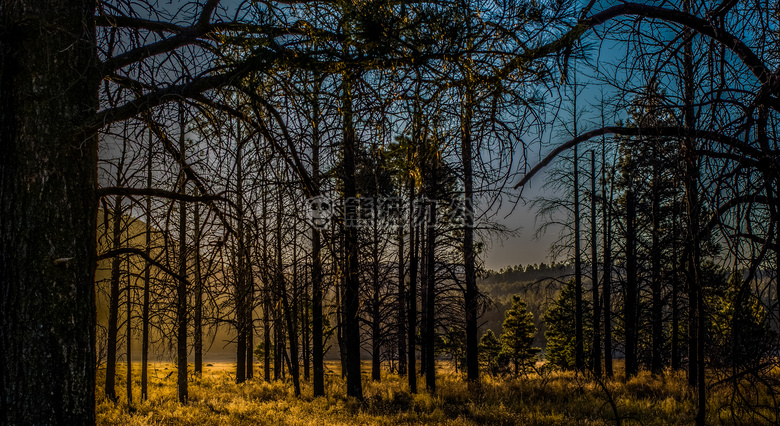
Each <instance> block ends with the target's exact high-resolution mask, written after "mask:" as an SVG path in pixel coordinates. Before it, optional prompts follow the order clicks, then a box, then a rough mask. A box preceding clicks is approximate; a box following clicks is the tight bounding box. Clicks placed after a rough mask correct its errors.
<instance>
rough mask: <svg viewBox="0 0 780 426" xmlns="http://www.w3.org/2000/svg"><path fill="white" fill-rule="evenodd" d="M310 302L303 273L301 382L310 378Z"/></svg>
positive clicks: (306, 281) (306, 280)
mask: <svg viewBox="0 0 780 426" xmlns="http://www.w3.org/2000/svg"><path fill="white" fill-rule="evenodd" d="M310 302H311V297H309V281H308V278H307V277H306V276H305V273H304V277H303V294H302V297H301V346H302V352H303V353H302V354H301V355H303V380H304V381H306V382H308V381H309V377H310V376H311V374H310V372H311V362H310V361H311V358H310V357H309V355H310V354H311V348H310V346H309V342H310V339H311V332H310V330H311V328H310V327H311V320H310V312H309V303H310Z"/></svg>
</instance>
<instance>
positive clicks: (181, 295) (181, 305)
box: [176, 103, 188, 404]
mask: <svg viewBox="0 0 780 426" xmlns="http://www.w3.org/2000/svg"><path fill="white" fill-rule="evenodd" d="M185 114H186V112H185V110H184V106H183V105H182V104H181V103H179V152H181V158H182V164H181V171H180V173H179V185H180V186H179V193H180V194H186V193H187V177H186V175H185V173H184V158H185V151H186V147H185V143H184V142H185V141H184V132H185V123H186V121H185ZM179 276H180V277H182V278H181V279H179V280H178V285H177V286H176V359H177V380H176V384H177V390H178V395H179V402H180V403H182V404H186V403H187V399H188V389H187V281H186V280H185V279H184V277H186V276H187V203H186V202H185V201H184V200H182V201H180V202H179Z"/></svg>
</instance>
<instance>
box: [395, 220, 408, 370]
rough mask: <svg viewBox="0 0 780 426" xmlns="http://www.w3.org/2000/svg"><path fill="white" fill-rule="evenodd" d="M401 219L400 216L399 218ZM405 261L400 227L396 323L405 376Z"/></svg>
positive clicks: (402, 235)
mask: <svg viewBox="0 0 780 426" xmlns="http://www.w3.org/2000/svg"><path fill="white" fill-rule="evenodd" d="M399 209H400V206H399ZM399 220H400V218H399ZM405 267H406V265H405V263H404V231H403V227H402V226H399V227H398V300H397V303H398V305H397V307H396V309H398V316H397V318H396V323H397V325H398V330H396V332H397V333H398V334H397V337H396V344H397V345H398V375H399V376H404V375H405V374H406V366H407V359H406V357H407V355H406V318H405V315H406V271H405Z"/></svg>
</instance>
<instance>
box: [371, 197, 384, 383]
mask: <svg viewBox="0 0 780 426" xmlns="http://www.w3.org/2000/svg"><path fill="white" fill-rule="evenodd" d="M372 204H373V210H374V211H373V219H372V221H371V222H372V225H373V226H372V228H373V229H372V231H373V232H372V233H373V235H372V237H373V238H372V240H373V241H372V244H371V245H372V247H371V251H372V253H371V255H372V256H371V258H372V262H371V263H372V265H371V281H372V283H371V284H372V286H373V292H372V294H371V379H372V380H373V381H375V382H378V381H380V380H381V379H382V372H381V367H382V318H381V316H382V312H381V306H379V303H380V302H381V300H380V297H381V294H380V290H381V289H380V281H379V263H380V259H379V218H378V217H377V216H378V206H377V203H376V201H375V202H374V203H372Z"/></svg>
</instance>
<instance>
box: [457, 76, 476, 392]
mask: <svg viewBox="0 0 780 426" xmlns="http://www.w3.org/2000/svg"><path fill="white" fill-rule="evenodd" d="M473 96H474V94H473V90H472V88H471V86H467V87H466V98H465V103H464V105H463V113H462V118H461V134H462V138H461V147H460V151H461V158H462V160H463V196H464V199H465V200H464V201H465V203H466V205H465V217H464V223H463V226H464V229H463V268H464V273H465V280H466V291H465V294H464V300H463V302H464V304H465V309H466V379H467V380H468V381H469V382H472V383H478V382H479V336H477V334H478V333H479V325H478V323H477V321H478V320H479V318H478V309H479V306H477V295H478V293H479V291H478V289H477V276H476V267H475V255H474V214H473V212H474V173H473V170H472V151H473V147H472V141H471V116H472V111H471V108H472V103H473Z"/></svg>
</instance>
